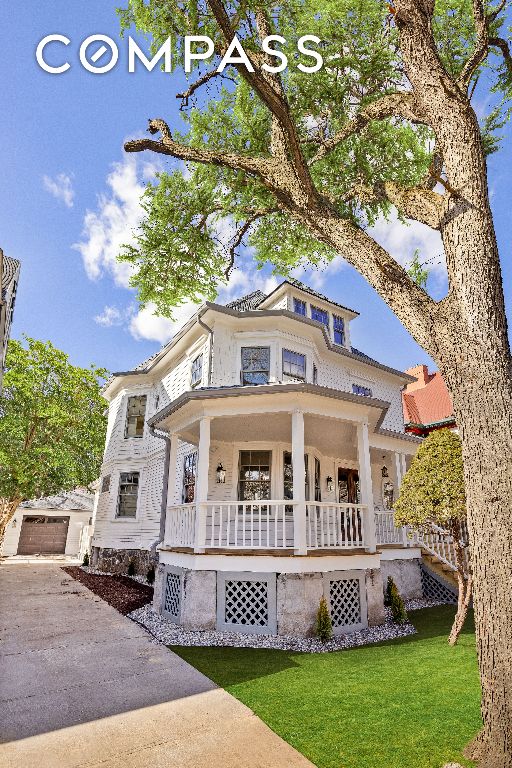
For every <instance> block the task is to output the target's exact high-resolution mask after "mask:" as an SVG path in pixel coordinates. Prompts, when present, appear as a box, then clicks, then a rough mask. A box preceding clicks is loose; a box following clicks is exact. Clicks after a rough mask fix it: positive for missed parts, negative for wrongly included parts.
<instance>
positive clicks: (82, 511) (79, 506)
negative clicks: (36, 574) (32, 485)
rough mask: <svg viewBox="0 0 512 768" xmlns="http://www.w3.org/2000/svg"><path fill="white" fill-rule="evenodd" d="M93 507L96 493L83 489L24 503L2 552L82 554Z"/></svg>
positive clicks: (10, 529) (8, 528)
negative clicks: (81, 547) (81, 549)
mask: <svg viewBox="0 0 512 768" xmlns="http://www.w3.org/2000/svg"><path fill="white" fill-rule="evenodd" d="M93 507H94V495H93V494H92V493H90V492H89V491H87V490H86V489H82V488H80V489H76V490H74V491H70V492H69V493H63V494H59V495H57V496H49V497H47V498H43V499H32V500H31V501H26V502H24V503H23V504H21V505H20V506H19V507H18V510H17V512H16V514H15V515H14V517H13V519H12V520H11V522H10V523H9V525H8V526H7V530H6V533H5V540H4V546H3V550H2V554H3V555H69V556H73V557H76V556H78V555H79V552H80V545H81V543H82V541H83V537H84V534H86V533H87V534H89V533H90V527H89V526H90V525H91V523H92V516H93Z"/></svg>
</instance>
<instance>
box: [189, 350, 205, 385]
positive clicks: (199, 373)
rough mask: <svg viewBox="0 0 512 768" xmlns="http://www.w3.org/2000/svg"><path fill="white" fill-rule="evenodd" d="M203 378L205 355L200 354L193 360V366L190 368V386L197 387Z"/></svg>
mask: <svg viewBox="0 0 512 768" xmlns="http://www.w3.org/2000/svg"><path fill="white" fill-rule="evenodd" d="M202 379H203V355H202V354H201V355H198V356H197V357H196V359H195V360H194V361H193V362H192V368H191V370H190V386H191V387H192V388H194V387H197V386H198V384H200V383H201V381H202Z"/></svg>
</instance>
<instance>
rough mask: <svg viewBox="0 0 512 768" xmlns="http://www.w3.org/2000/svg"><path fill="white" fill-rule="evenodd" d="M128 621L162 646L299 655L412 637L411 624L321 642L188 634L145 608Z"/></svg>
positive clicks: (315, 639) (269, 637)
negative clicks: (214, 647) (237, 649)
mask: <svg viewBox="0 0 512 768" xmlns="http://www.w3.org/2000/svg"><path fill="white" fill-rule="evenodd" d="M128 618H130V619H132V620H133V621H136V622H137V623H138V624H140V625H141V626H143V627H144V628H145V629H146V630H147V631H148V632H149V633H150V634H151V635H153V637H154V638H156V639H157V640H158V641H159V642H161V643H163V644H164V645H183V646H193V645H194V646H197V645H198V646H207V647H208V646H210V647H211V646H230V647H232V648H270V649H274V650H280V651H298V652H303V653H328V652H329V651H342V650H344V649H346V648H356V647H358V646H362V645H370V644H372V643H380V642H382V641H383V640H395V639H396V638H398V637H407V636H408V635H414V634H416V630H415V629H414V627H413V626H412V624H402V625H398V624H393V623H391V622H390V621H387V622H386V624H382V625H381V626H379V627H368V628H367V629H362V630H361V631H359V632H354V633H352V634H350V635H342V636H340V637H335V638H333V639H332V640H329V642H327V643H322V642H321V641H320V640H318V639H317V638H302V637H287V636H284V635H277V636H270V635H241V634H238V633H237V632H216V631H214V630H209V631H195V632H192V631H189V630H185V629H183V628H182V627H180V626H178V625H177V624H174V623H173V622H172V621H170V620H169V619H166V618H164V617H163V616H161V615H160V614H158V613H155V611H154V610H153V609H152V607H151V606H150V605H145V606H143V607H142V608H138V609H137V610H135V611H132V613H130V614H128Z"/></svg>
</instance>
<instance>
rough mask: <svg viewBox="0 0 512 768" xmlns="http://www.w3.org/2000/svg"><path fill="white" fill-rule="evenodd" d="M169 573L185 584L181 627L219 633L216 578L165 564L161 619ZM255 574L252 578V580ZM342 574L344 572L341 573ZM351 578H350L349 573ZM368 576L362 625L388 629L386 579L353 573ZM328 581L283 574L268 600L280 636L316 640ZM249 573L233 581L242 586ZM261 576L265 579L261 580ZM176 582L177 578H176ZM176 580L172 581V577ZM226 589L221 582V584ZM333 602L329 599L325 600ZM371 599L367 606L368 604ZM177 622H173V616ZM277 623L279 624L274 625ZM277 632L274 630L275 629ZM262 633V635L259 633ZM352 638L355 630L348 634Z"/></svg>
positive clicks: (375, 573) (160, 573)
mask: <svg viewBox="0 0 512 768" xmlns="http://www.w3.org/2000/svg"><path fill="white" fill-rule="evenodd" d="M168 573H174V574H176V575H177V576H179V579H180V609H179V619H178V620H177V623H179V624H180V625H181V626H183V627H184V628H185V629H189V630H210V629H216V628H217V627H218V626H219V623H221V622H222V621H223V620H224V618H223V617H219V616H217V589H218V587H217V581H218V579H217V572H216V571H199V570H197V571H196V570H191V569H188V568H177V567H173V566H167V565H165V564H160V565H159V566H158V569H157V572H156V579H155V593H154V599H153V607H154V609H155V611H157V612H158V613H162V612H164V611H163V608H164V598H165V587H166V579H167V574H168ZM249 573H250V572H247V575H249ZM336 573H338V574H339V573H340V572H336ZM347 573H348V572H347ZM350 573H351V574H352V573H353V574H354V575H355V574H356V573H359V574H361V575H362V576H363V580H362V587H363V589H365V592H366V595H363V596H362V597H363V603H366V606H367V608H366V613H365V614H364V615H363V616H362V620H363V624H364V625H366V623H368V625H369V626H376V625H379V624H383V623H384V621H385V612H384V600H383V576H382V573H381V570H380V569H379V568H372V569H368V570H366V571H359V572H357V571H352V572H350ZM328 575H329V574H325V573H322V572H319V571H318V572H314V573H299V574H297V573H279V574H276V576H277V578H276V580H275V582H274V586H273V590H275V591H273V593H272V595H270V594H269V600H273V601H275V613H274V616H276V618H277V634H278V635H291V636H294V637H312V636H314V634H315V625H316V617H317V611H318V607H319V604H320V599H321V597H322V596H323V595H324V594H325V590H326V589H327V590H328V589H329V588H328V586H326V585H327V583H328ZM243 576H244V572H241V573H239V574H236V576H233V578H241V579H242V580H243ZM262 576H264V575H263V574H262ZM174 578H175V577H174ZM171 579H172V577H171ZM220 583H221V584H222V580H221V582H220ZM326 597H328V595H326ZM364 598H366V600H364ZM168 617H169V618H171V620H172V621H176V618H175V617H174V616H169V615H168ZM274 621H275V620H274ZM274 626H275V624H274ZM244 630H245V631H250V628H249V627H240V630H236V631H241V632H243V631H244ZM260 631H261V630H260ZM343 631H347V632H350V627H347V629H346V630H343Z"/></svg>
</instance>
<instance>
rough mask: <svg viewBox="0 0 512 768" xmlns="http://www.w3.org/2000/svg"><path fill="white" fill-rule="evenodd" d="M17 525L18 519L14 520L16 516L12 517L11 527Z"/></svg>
mask: <svg viewBox="0 0 512 768" xmlns="http://www.w3.org/2000/svg"><path fill="white" fill-rule="evenodd" d="M17 525H18V521H17V520H16V518H14V520H13V521H12V523H11V527H12V528H16V526H17Z"/></svg>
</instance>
